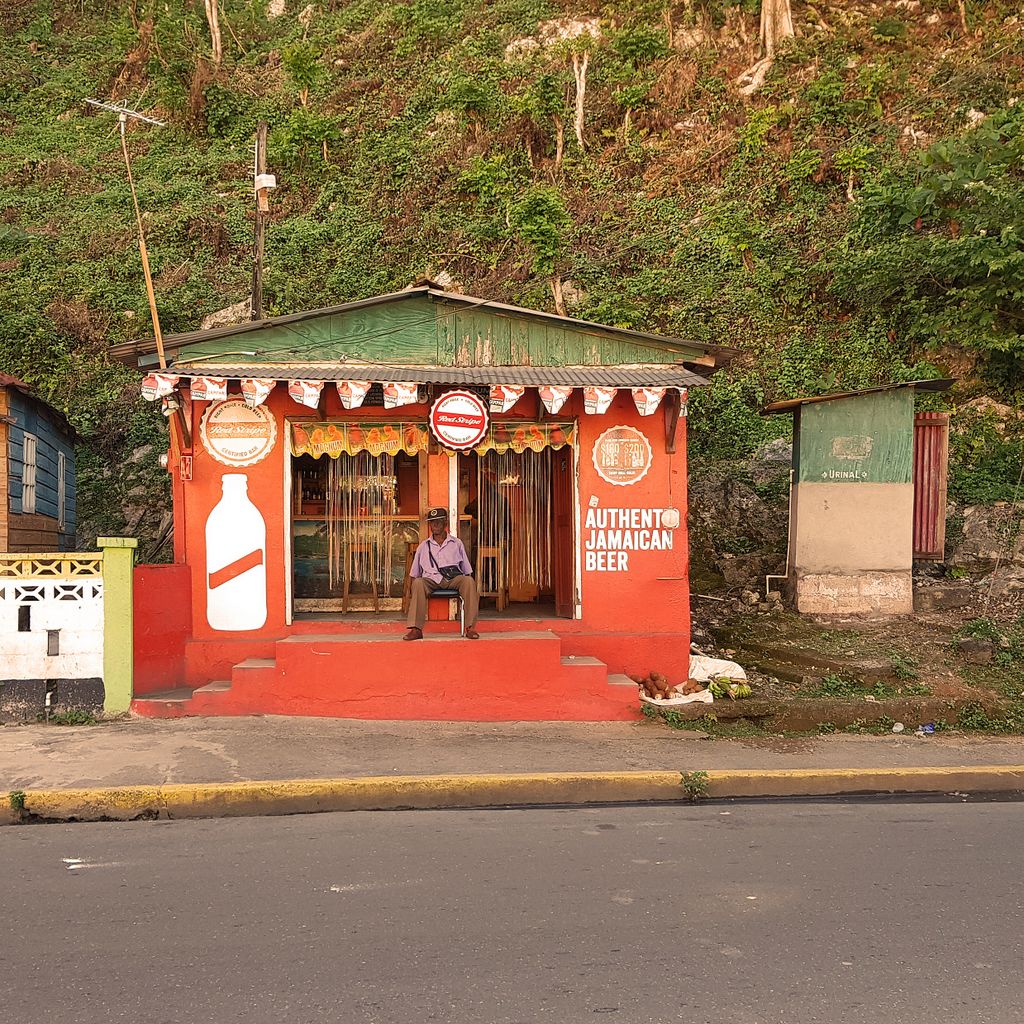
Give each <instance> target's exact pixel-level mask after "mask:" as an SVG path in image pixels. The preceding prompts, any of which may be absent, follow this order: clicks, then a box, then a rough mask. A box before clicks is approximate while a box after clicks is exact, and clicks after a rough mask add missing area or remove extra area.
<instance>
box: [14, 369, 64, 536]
mask: <svg viewBox="0 0 1024 1024" xmlns="http://www.w3.org/2000/svg"><path fill="white" fill-rule="evenodd" d="M74 547H75V432H74V429H73V428H72V427H71V424H70V423H68V421H67V419H66V418H65V416H64V415H63V413H61V412H58V411H57V410H56V409H54V408H53V407H52V406H49V405H47V404H46V402H44V401H43V400H42V399H41V398H38V397H37V396H36V395H35V394H34V393H33V391H32V389H31V388H30V387H29V386H28V385H27V384H25V383H24V382H23V381H20V380H18V378H17V377H12V376H11V375H10V374H6V373H3V372H0V551H40V552H45V551H72V550H74Z"/></svg>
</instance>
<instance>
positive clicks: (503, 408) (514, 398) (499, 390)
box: [491, 384, 526, 413]
mask: <svg viewBox="0 0 1024 1024" xmlns="http://www.w3.org/2000/svg"><path fill="white" fill-rule="evenodd" d="M525 393H526V388H525V387H523V386H522V385H521V384H492V385H491V412H492V413H495V412H508V411H509V409H511V408H512V406H513V405H515V404H516V402H518V401H519V399H520V398H522V397H523V395H524V394H525Z"/></svg>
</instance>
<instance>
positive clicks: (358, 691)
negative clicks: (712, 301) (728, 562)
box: [116, 286, 726, 720]
mask: <svg viewBox="0 0 1024 1024" xmlns="http://www.w3.org/2000/svg"><path fill="white" fill-rule="evenodd" d="M164 343H165V346H166V348H167V353H168V360H169V366H168V368H167V369H166V371H164V372H160V371H158V370H157V369H156V366H155V362H156V361H155V356H154V346H153V344H152V343H147V342H139V343H131V344H129V345H125V346H121V347H120V348H119V349H118V350H117V351H116V354H117V355H118V356H119V357H120V358H122V359H124V360H125V361H129V362H131V363H133V364H134V365H138V366H139V367H140V368H141V369H142V370H143V371H144V372H146V373H147V376H146V378H145V380H144V384H143V391H144V393H145V394H146V395H147V397H151V398H154V399H159V400H161V401H162V402H163V403H164V406H165V412H167V413H168V415H169V417H170V425H171V433H172V444H171V450H170V452H169V455H168V465H167V469H168V472H169V473H170V474H171V479H172V489H173V496H174V564H172V565H166V566H140V567H139V569H138V571H137V579H136V594H137V597H136V609H135V612H136V627H135V632H136V646H137V656H136V674H135V695H136V699H135V702H134V705H133V706H134V708H135V710H136V711H138V712H139V713H140V714H149V715H180V714H211V715H213V714H252V713H276V714H315V715H336V716H340V717H351V718H382V719H395V718H406V719H424V718H430V719H465V720H514V719H526V720H529V719H580V720H601V719H616V718H629V717H631V716H632V715H633V714H635V708H636V689H635V686H633V685H632V684H629V682H628V680H627V679H625V677H624V675H623V674H624V673H626V672H634V671H641V672H647V671H649V670H651V669H656V670H659V671H662V672H664V673H665V674H666V675H667V676H668V677H669V678H670V679H673V680H675V679H676V678H678V679H680V680H681V679H684V678H685V677H686V675H687V669H688V663H689V642H690V626H689V611H690V608H689V590H688V585H687V570H688V554H687V535H686V396H687V391H688V389H689V388H693V387H699V386H701V385H704V384H706V383H707V380H706V377H705V375H706V374H707V373H709V372H710V371H712V370H713V369H714V368H715V365H716V360H718V361H721V359H722V358H723V357H724V355H725V354H726V350H724V349H715V348H712V347H709V346H703V345H698V344H694V343H691V342H686V341H681V340H679V339H674V338H665V337H659V336H656V335H651V334H645V333H641V332H638V331H629V330H623V329H620V328H611V327H605V326H601V325H598V324H593V323H588V322H585V321H581V320H573V319H569V318H566V317H558V316H554V315H552V314H548V313H541V312H536V311H533V310H527V309H521V308H518V307H513V306H507V305H503V304H500V303H496V302H490V301H487V300H481V299H474V298H471V297H468V296H465V295H457V294H452V293H448V292H443V291H440V290H437V289H435V288H432V287H429V286H424V287H417V288H413V289H409V290H407V291H403V292H398V293H395V294H391V295H384V296H380V297H377V298H373V299H368V300H364V301H360V302H352V303H347V304H346V305H343V306H337V307H333V308H330V309H321V310H313V311H310V312H305V313H300V314H296V315H293V316H284V317H277V318H275V319H271V320H262V321H258V322H253V323H246V324H241V325H238V326H234V327H226V328H222V329H217V330H210V331H201V332H193V333H191V334H183V335H178V336H176V337H169V338H165V339H164ZM438 505H440V506H444V507H446V508H448V510H449V513H450V517H451V522H452V524H453V526H454V524H456V523H457V528H458V532H459V536H460V537H461V538H462V539H463V541H464V542H465V544H466V547H467V549H468V550H469V553H470V557H471V560H472V562H473V564H474V567H475V572H476V576H477V579H478V581H479V584H480V590H481V594H482V597H483V599H482V613H481V620H480V623H479V629H480V632H481V634H482V636H481V639H480V640H477V641H468V640H464V639H462V638H461V637H460V635H459V623H458V621H457V618H458V617H457V614H455V613H456V611H457V608H456V607H455V603H454V602H451V601H449V600H447V599H435V600H434V601H432V604H431V620H432V621H430V622H428V628H427V631H426V638H425V639H424V640H423V641H419V642H415V643H403V642H401V639H400V638H401V635H402V633H403V631H404V616H403V608H404V607H405V603H406V601H407V599H408V587H407V582H406V581H407V576H408V566H409V565H410V564H411V559H412V554H413V552H414V551H415V547H416V544H417V543H418V541H419V540H420V539H421V537H422V536H425V533H424V530H425V526H424V523H423V518H424V513H425V510H426V509H427V508H428V507H432V506H438Z"/></svg>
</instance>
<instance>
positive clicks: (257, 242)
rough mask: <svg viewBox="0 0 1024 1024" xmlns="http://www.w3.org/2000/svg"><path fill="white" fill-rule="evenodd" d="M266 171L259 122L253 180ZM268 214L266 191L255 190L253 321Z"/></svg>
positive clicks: (259, 312)
mask: <svg viewBox="0 0 1024 1024" xmlns="http://www.w3.org/2000/svg"><path fill="white" fill-rule="evenodd" d="M266 171H267V122H266V121H260V123H259V125H258V126H257V128H256V165H255V175H254V180H255V178H258V177H259V176H260V175H261V174H265V173H266ZM269 212H270V200H269V199H268V197H267V190H266V189H265V188H263V189H257V190H256V224H255V237H254V240H253V261H252V304H251V307H250V318H251V319H253V320H262V319H263V245H264V239H265V237H266V230H267V222H266V215H267V213H269Z"/></svg>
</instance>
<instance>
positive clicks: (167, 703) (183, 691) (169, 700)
mask: <svg viewBox="0 0 1024 1024" xmlns="http://www.w3.org/2000/svg"><path fill="white" fill-rule="evenodd" d="M192 692H193V691H192V690H190V689H188V687H179V688H178V689H175V690H161V691H159V692H157V693H147V694H146V696H145V697H136V698H135V699H134V700H133V701H132V703H131V709H132V711H133V712H135V714H137V715H142V716H143V717H144V718H183V717H184V716H185V715H187V714H188V704H189V701H190V700H191V699H192Z"/></svg>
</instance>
